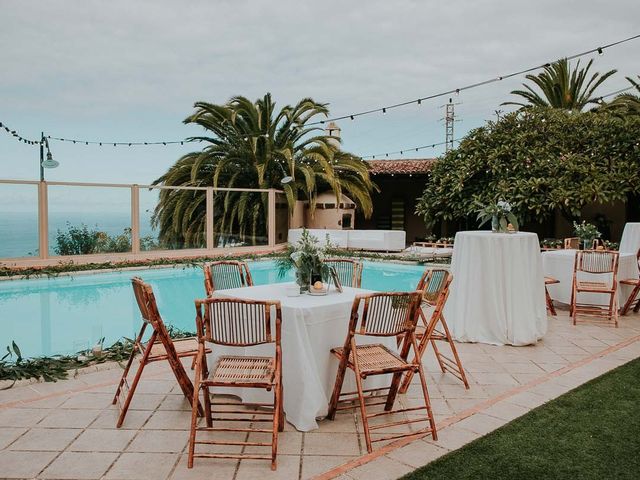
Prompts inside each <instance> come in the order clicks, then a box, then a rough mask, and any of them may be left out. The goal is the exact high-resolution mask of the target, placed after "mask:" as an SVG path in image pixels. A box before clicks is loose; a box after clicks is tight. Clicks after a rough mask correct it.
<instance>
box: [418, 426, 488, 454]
mask: <svg viewBox="0 0 640 480" xmlns="http://www.w3.org/2000/svg"><path fill="white" fill-rule="evenodd" d="M479 437H480V435H479V434H477V433H475V432H472V431H470V430H465V429H464V428H461V427H460V426H458V425H452V426H450V427H447V428H444V429H442V430H438V440H433V439H432V438H430V437H425V438H424V439H422V440H420V441H422V442H426V443H431V444H433V445H436V446H438V447H440V448H444V449H447V450H457V449H458V448H460V447H462V446H464V445H466V444H467V443H469V442H472V441H473V440H475V439H476V438H479Z"/></svg>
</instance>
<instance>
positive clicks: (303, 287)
mask: <svg viewBox="0 0 640 480" xmlns="http://www.w3.org/2000/svg"><path fill="white" fill-rule="evenodd" d="M310 282H311V276H310V275H309V273H308V272H306V271H303V270H301V269H297V270H296V283H297V284H298V286H299V287H300V293H307V292H308V291H309V284H310Z"/></svg>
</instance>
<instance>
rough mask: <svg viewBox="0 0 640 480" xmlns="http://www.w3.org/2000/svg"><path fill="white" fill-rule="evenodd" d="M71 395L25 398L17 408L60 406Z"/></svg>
mask: <svg viewBox="0 0 640 480" xmlns="http://www.w3.org/2000/svg"><path fill="white" fill-rule="evenodd" d="M70 397H71V395H55V396H52V397H46V398H40V399H37V400H35V399H31V400H25V401H24V402H23V403H21V404H19V405H16V408H58V407H59V406H60V405H62V404H63V403H64V402H66V401H67V400H68V399H69V398H70Z"/></svg>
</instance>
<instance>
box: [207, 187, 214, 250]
mask: <svg viewBox="0 0 640 480" xmlns="http://www.w3.org/2000/svg"><path fill="white" fill-rule="evenodd" d="M206 207H207V208H206V215H207V218H206V222H205V228H206V229H207V232H206V234H207V250H213V249H214V248H215V245H214V237H213V187H207V198H206Z"/></svg>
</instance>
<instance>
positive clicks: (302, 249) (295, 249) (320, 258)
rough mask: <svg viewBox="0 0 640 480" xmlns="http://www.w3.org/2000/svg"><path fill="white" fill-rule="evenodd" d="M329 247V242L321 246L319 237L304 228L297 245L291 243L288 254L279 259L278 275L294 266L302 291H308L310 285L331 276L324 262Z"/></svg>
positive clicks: (282, 274)
mask: <svg viewBox="0 0 640 480" xmlns="http://www.w3.org/2000/svg"><path fill="white" fill-rule="evenodd" d="M329 247H330V245H329V243H328V242H327V244H326V245H325V246H324V247H321V246H320V245H319V242H318V239H317V238H315V237H314V236H312V235H311V234H310V233H309V231H308V230H307V229H306V228H305V229H303V231H302V235H301V236H300V240H298V242H297V243H296V244H295V245H289V248H288V251H287V254H286V255H285V256H284V257H282V258H280V259H278V260H277V262H276V263H277V267H278V276H279V277H283V276H284V275H285V274H286V272H287V271H288V270H290V269H291V268H294V269H295V271H296V283H297V284H298V286H299V287H300V293H303V292H307V291H308V290H309V285H311V284H313V283H315V282H316V281H326V280H327V279H328V278H329V267H328V266H327V265H326V264H325V263H324V260H325V258H326V252H327V249H328V248H329Z"/></svg>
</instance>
